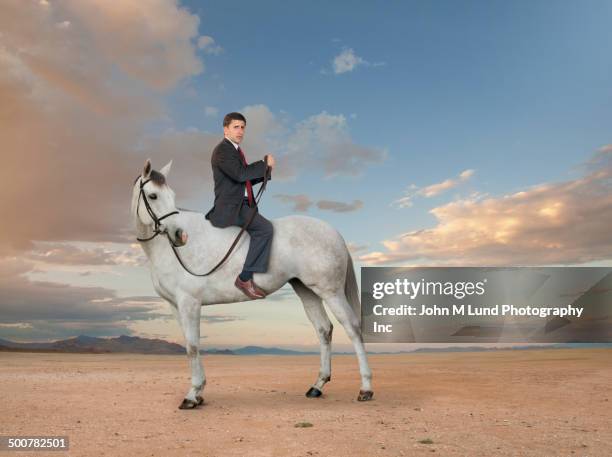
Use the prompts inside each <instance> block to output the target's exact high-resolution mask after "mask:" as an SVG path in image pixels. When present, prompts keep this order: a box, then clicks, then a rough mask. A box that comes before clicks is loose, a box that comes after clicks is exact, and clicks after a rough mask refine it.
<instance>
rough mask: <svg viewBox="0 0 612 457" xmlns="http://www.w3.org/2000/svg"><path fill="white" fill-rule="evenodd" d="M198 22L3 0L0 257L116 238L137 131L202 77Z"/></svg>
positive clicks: (100, 7)
mask: <svg viewBox="0 0 612 457" xmlns="http://www.w3.org/2000/svg"><path fill="white" fill-rule="evenodd" d="M198 23H199V20H198V18H197V16H194V15H192V14H190V13H189V12H188V11H187V10H185V9H182V8H180V7H179V6H178V4H177V2H175V1H162V0H153V1H151V2H146V3H143V2H141V1H139V0H126V1H122V2H107V1H103V0H93V1H88V2H81V1H76V0H65V1H57V2H40V3H37V2H22V1H16V0H7V1H4V2H2V4H1V5H0V30H2V35H1V37H0V118H1V119H2V122H1V123H0V148H1V149H2V151H3V164H2V167H1V168H0V180H2V182H3V183H5V185H6V186H7V187H8V188H9V189H10V192H6V193H5V194H4V195H3V198H2V199H1V200H0V212H1V213H2V214H3V217H4V218H5V219H6V220H10V221H11V233H10V236H5V237H2V239H1V240H0V255H2V253H4V254H7V253H10V252H13V253H14V252H19V251H23V250H27V249H30V248H32V247H33V245H32V240H47V241H63V240H85V241H87V240H89V241H122V240H124V239H125V236H126V232H125V230H126V227H127V226H128V224H127V220H128V214H129V208H128V206H129V195H130V187H131V183H132V181H133V178H134V176H135V174H136V173H137V172H138V171H139V170H140V169H141V167H142V163H143V162H144V158H146V154H147V151H146V150H139V149H138V145H139V143H140V142H141V140H142V137H143V135H144V132H145V131H146V130H145V129H146V127H147V126H148V125H149V124H150V123H151V122H152V121H159V120H163V119H164V116H165V110H164V106H163V97H164V95H165V94H166V93H167V92H168V91H170V90H172V89H173V88H174V87H175V86H176V85H177V84H178V82H179V81H180V80H182V79H185V78H189V77H191V76H193V75H195V74H198V73H199V72H201V71H202V70H203V64H202V62H201V61H200V59H199V58H198V56H197V55H196V47H195V44H194V42H195V41H196V40H197V38H198V35H197V29H198ZM57 24H69V26H68V25H66V26H62V27H58V26H57ZM168 154H169V151H165V155H166V156H167V155H168ZM164 163H165V162H164Z"/></svg>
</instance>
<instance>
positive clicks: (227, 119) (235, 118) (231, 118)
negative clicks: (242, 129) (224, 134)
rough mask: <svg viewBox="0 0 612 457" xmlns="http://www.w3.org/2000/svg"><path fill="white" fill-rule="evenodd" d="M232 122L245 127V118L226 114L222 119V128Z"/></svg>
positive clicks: (239, 115) (237, 114)
mask: <svg viewBox="0 0 612 457" xmlns="http://www.w3.org/2000/svg"><path fill="white" fill-rule="evenodd" d="M232 121H242V122H244V124H245V125H246V119H245V117H244V116H243V115H242V114H240V113H228V114H226V115H225V117H224V118H223V127H227V126H228V125H230V124H231V123H232Z"/></svg>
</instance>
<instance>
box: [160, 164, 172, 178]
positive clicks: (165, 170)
mask: <svg viewBox="0 0 612 457" xmlns="http://www.w3.org/2000/svg"><path fill="white" fill-rule="evenodd" d="M171 167H172V160H171V161H170V162H168V163H167V164H166V165H165V166H164V168H162V169H161V170H159V172H160V173H161V174H162V175H164V176H165V177H166V178H167V177H168V173H170V168H171Z"/></svg>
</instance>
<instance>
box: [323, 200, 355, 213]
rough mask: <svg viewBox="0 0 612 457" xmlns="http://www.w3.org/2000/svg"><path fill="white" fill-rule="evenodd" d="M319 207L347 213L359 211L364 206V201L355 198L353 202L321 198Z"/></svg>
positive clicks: (324, 209)
mask: <svg viewBox="0 0 612 457" xmlns="http://www.w3.org/2000/svg"><path fill="white" fill-rule="evenodd" d="M317 208H319V209H320V210H323V211H333V212H335V213H347V212H350V211H357V210H359V209H361V208H363V202H362V201H361V200H354V201H353V203H344V202H337V201H333V200H319V201H318V202H317Z"/></svg>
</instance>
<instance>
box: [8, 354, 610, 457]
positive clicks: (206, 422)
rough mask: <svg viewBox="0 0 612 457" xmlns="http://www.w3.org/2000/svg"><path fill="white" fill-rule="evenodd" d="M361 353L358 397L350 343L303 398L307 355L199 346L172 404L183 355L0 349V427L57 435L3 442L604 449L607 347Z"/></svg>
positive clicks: (313, 367)
mask: <svg viewBox="0 0 612 457" xmlns="http://www.w3.org/2000/svg"><path fill="white" fill-rule="evenodd" d="M369 359H370V364H371V367H372V371H373V375H374V377H373V385H374V400H373V401H370V402H365V403H362V402H357V401H356V397H357V393H358V391H359V377H358V370H357V362H356V359H355V358H354V357H353V356H348V355H342V356H334V357H333V361H332V380H331V382H330V383H328V384H327V386H326V387H325V391H324V392H325V393H324V396H323V397H320V398H314V399H309V398H306V397H305V396H304V393H305V392H306V391H307V390H308V388H309V386H310V383H311V382H314V380H315V377H316V374H317V372H318V366H319V361H318V357H316V356H300V357H289V356H250V357H245V356H218V355H214V356H204V357H203V360H204V364H205V369H206V373H207V378H208V384H207V386H206V390H205V392H204V399H205V404H204V405H202V406H201V407H199V408H198V409H195V410H188V411H184V410H179V409H177V407H178V405H179V404H180V402H181V400H182V399H183V395H184V394H185V393H186V392H187V389H188V386H189V381H190V375H189V371H188V365H187V359H186V357H183V356H153V355H135V354H130V355H96V354H92V355H84V354H33V353H6V352H5V353H0V435H20V436H25V435H67V436H69V439H70V451H69V452H68V453H66V452H64V453H62V452H46V453H42V452H36V453H10V454H9V453H7V454H6V455H16V456H17V455H35V456H43V455H51V456H59V455H66V454H68V455H74V456H104V455H106V456H139V457H145V456H164V457H165V456H191V455H193V456H196V455H198V456H279V457H280V456H282V457H285V456H306V457H308V456H320V457H324V456H325V457H328V456H333V457H335V456H368V457H370V456H412V455H416V456H425V455H427V456H432V455H440V456H498V455H499V456H612V411H611V406H612V392H611V391H610V389H611V386H612V383H611V381H612V350H608V349H596V350H586V349H574V350H529V351H500V352H486V353H435V354H431V353H429V354H404V355H371V356H370V357H369ZM303 422H307V423H310V424H312V426H310V427H296V424H298V423H303ZM421 441H423V442H421Z"/></svg>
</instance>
